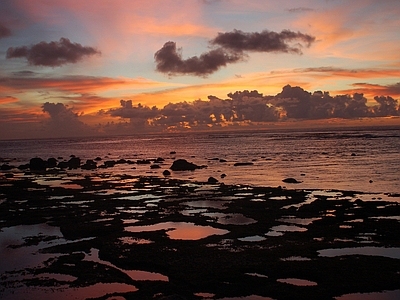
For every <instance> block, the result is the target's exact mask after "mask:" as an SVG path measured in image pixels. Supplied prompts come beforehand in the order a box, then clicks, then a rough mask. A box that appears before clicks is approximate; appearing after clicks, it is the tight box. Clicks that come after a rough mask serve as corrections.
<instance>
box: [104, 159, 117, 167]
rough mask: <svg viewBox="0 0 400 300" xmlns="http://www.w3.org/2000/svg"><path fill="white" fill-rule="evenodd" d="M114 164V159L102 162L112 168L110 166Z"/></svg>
mask: <svg viewBox="0 0 400 300" xmlns="http://www.w3.org/2000/svg"><path fill="white" fill-rule="evenodd" d="M115 164H116V162H115V160H106V161H105V162H104V167H106V168H112V167H114V166H115Z"/></svg>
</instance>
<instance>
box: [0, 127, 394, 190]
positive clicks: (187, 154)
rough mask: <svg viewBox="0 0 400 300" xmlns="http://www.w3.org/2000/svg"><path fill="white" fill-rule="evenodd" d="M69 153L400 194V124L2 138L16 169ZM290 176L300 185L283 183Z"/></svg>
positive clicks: (271, 182) (140, 168)
mask: <svg viewBox="0 0 400 300" xmlns="http://www.w3.org/2000/svg"><path fill="white" fill-rule="evenodd" d="M171 152H175V153H172V154H171ZM70 155H75V156H78V157H80V158H81V159H82V161H83V162H84V161H85V160H86V159H94V158H96V157H101V158H102V160H103V161H105V160H116V159H120V158H123V159H126V160H133V161H137V160H141V159H152V158H157V157H162V158H164V159H165V161H164V162H163V164H161V168H160V169H150V167H149V165H128V164H123V165H122V164H121V165H117V166H116V167H114V168H108V169H104V170H103V172H115V173H121V172H122V173H125V174H131V175H155V176H162V171H163V170H165V169H168V168H169V167H170V166H171V164H172V162H173V160H174V159H178V158H184V159H186V160H188V161H191V162H193V163H196V164H198V165H206V166H207V168H204V169H200V170H196V171H193V172H190V171H188V172H173V173H172V177H173V178H180V179H191V180H199V181H206V180H207V179H208V177H210V176H213V177H215V178H217V179H218V180H219V181H220V182H224V183H226V184H251V185H262V186H286V187H287V188H301V189H339V190H354V191H360V192H376V193H400V128H399V127H396V128H394V127H391V128H385V127H375V128H374V127H363V128H356V129H355V128H353V129H329V130H321V129H320V130H315V129H314V130H303V131H300V130H299V131H275V132H273V131H246V132H243V131H242V132H222V133H180V134H158V135H155V134H151V135H135V136H114V137H91V138H67V139H43V140H12V141H0V159H1V160H2V162H0V163H1V164H3V163H7V164H10V165H15V166H18V165H19V164H22V163H27V162H28V161H29V159H30V158H32V157H35V156H37V157H41V158H43V159H47V158H49V157H55V158H58V160H68V159H69V157H70ZM221 159H222V160H225V161H226V162H225V161H220V160H221ZM236 162H251V163H253V165H248V166H234V164H235V163H236ZM100 163H101V162H100ZM133 167H135V168H133ZM77 172H83V171H77ZM86 172H88V171H86ZM221 174H226V177H225V178H223V179H222V178H221ZM287 177H293V178H295V179H297V180H298V181H302V183H299V184H285V183H283V182H282V179H284V178H287Z"/></svg>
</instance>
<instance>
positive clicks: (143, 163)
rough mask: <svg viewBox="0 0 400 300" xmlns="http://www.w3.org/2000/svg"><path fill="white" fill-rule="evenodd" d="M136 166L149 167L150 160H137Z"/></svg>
mask: <svg viewBox="0 0 400 300" xmlns="http://www.w3.org/2000/svg"><path fill="white" fill-rule="evenodd" d="M136 163H137V164H138V165H149V164H151V160H149V159H139V160H137V161H136Z"/></svg>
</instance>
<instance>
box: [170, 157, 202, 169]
mask: <svg viewBox="0 0 400 300" xmlns="http://www.w3.org/2000/svg"><path fill="white" fill-rule="evenodd" d="M200 168H201V167H200V166H198V165H196V164H194V163H191V162H188V161H187V160H186V159H177V160H175V161H174V162H173V163H172V166H171V167H170V169H171V170H172V171H193V170H196V169H200Z"/></svg>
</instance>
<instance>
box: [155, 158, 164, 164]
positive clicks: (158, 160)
mask: <svg viewBox="0 0 400 300" xmlns="http://www.w3.org/2000/svg"><path fill="white" fill-rule="evenodd" d="M163 161H165V159H164V158H162V157H157V158H156V160H155V161H154V162H158V163H160V162H163Z"/></svg>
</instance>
